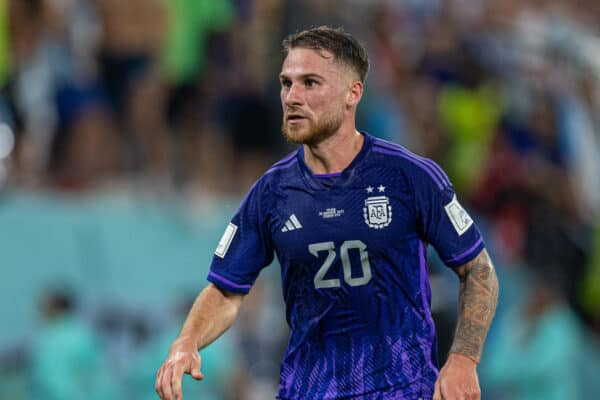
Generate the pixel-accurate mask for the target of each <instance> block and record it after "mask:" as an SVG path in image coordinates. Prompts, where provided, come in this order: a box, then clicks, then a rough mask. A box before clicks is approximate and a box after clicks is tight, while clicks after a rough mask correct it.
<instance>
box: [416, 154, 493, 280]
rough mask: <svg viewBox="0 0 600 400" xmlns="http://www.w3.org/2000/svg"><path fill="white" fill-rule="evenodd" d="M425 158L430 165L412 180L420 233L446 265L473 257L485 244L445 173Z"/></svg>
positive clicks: (456, 265) (458, 264) (460, 263)
mask: <svg viewBox="0 0 600 400" xmlns="http://www.w3.org/2000/svg"><path fill="white" fill-rule="evenodd" d="M428 162H429V165H432V167H431V168H430V170H429V173H428V174H427V173H423V175H422V176H420V177H419V179H416V180H415V183H414V187H415V200H416V208H417V218H418V225H419V230H420V235H421V238H422V240H424V241H425V242H427V243H430V244H431V245H433V247H434V248H435V250H436V251H437V253H438V254H439V256H440V258H441V259H442V261H443V262H444V263H445V264H446V265H447V266H448V267H451V268H455V267H458V266H461V265H463V264H465V263H467V262H469V261H471V260H472V259H473V258H475V257H476V256H477V255H478V254H479V253H480V252H481V251H482V250H483V249H484V247H485V244H484V242H483V238H482V236H481V232H480V231H479V229H478V228H477V225H476V224H475V222H474V221H473V219H472V218H471V216H470V215H469V213H468V212H467V211H466V210H465V209H464V208H463V207H462V205H461V204H460V202H459V201H458V199H457V197H456V193H455V192H454V189H453V187H452V185H451V184H450V181H449V180H448V177H447V176H446V174H445V173H444V172H443V171H442V169H441V168H440V167H439V166H437V165H436V164H434V163H433V161H431V160H428Z"/></svg>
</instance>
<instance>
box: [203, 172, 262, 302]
mask: <svg viewBox="0 0 600 400" xmlns="http://www.w3.org/2000/svg"><path fill="white" fill-rule="evenodd" d="M263 196H264V194H263V193H262V190H261V184H260V181H259V182H258V183H257V184H255V185H254V186H253V187H252V189H250V191H249V192H248V194H247V195H246V198H245V199H244V200H243V201H242V204H241V205H240V208H239V209H238V211H237V213H236V214H235V215H234V217H233V219H232V220H231V222H230V223H229V225H227V227H226V228H225V232H224V233H223V237H222V238H221V240H220V241H219V244H218V245H217V249H216V250H215V254H214V256H213V260H212V263H211V266H210V271H209V273H208V278H207V279H208V280H209V281H210V282H212V283H214V284H215V285H216V286H218V287H220V288H222V289H225V290H228V291H231V292H234V293H243V294H245V293H248V292H249V291H250V288H252V285H254V281H255V280H256V278H257V277H258V274H259V273H260V271H261V269H262V268H264V267H266V266H267V265H269V264H270V263H271V261H273V246H272V244H271V243H272V242H271V238H270V235H269V231H268V221H267V216H266V213H264V212H263V210H262V208H261V205H262V201H263V199H262V197H263Z"/></svg>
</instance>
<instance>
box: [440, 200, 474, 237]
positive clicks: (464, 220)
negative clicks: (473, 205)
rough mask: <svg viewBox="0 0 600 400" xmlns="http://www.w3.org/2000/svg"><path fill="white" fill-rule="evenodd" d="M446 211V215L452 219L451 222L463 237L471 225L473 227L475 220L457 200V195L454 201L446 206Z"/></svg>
mask: <svg viewBox="0 0 600 400" xmlns="http://www.w3.org/2000/svg"><path fill="white" fill-rule="evenodd" d="M444 209H445V210H446V214H448V218H450V222H452V225H453V226H454V229H456V233H458V235H459V236H461V235H462V234H463V233H465V232H466V231H467V230H468V229H469V228H470V227H471V225H473V219H471V217H470V216H469V214H468V213H467V212H466V211H465V209H464V208H462V206H461V205H460V203H459V202H458V200H457V199H456V195H454V197H453V198H452V201H451V202H450V203H448V204H446V205H445V206H444Z"/></svg>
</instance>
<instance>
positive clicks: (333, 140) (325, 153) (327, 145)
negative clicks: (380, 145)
mask: <svg viewBox="0 0 600 400" xmlns="http://www.w3.org/2000/svg"><path fill="white" fill-rule="evenodd" d="M364 140H365V138H364V136H363V135H361V134H360V133H359V132H358V131H357V130H356V129H355V128H354V127H352V129H351V130H347V131H342V130H340V131H338V132H336V133H335V134H333V135H332V136H330V137H329V138H327V139H325V140H323V141H322V142H320V143H319V144H317V145H314V146H309V145H306V144H305V145H304V162H305V163H306V165H307V166H308V168H309V169H310V170H311V171H312V173H313V174H316V175H322V174H335V173H339V172H342V171H343V170H344V169H346V167H348V165H350V163H351V162H352V160H354V158H355V157H356V155H357V154H358V153H359V152H360V149H361V148H362V146H363V142H364Z"/></svg>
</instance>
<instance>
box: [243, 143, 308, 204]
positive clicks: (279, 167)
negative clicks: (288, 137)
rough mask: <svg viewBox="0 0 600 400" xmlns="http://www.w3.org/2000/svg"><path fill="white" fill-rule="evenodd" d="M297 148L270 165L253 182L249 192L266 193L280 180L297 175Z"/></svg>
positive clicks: (279, 182) (280, 181) (288, 179)
mask: <svg viewBox="0 0 600 400" xmlns="http://www.w3.org/2000/svg"><path fill="white" fill-rule="evenodd" d="M297 165H298V150H294V151H293V152H291V153H289V154H288V155H286V156H285V157H283V158H282V159H280V160H279V161H277V162H276V163H274V164H273V165H271V166H270V167H269V168H268V169H267V170H266V171H265V172H264V173H263V174H262V176H261V177H260V178H258V180H257V181H256V182H255V183H254V185H253V186H252V188H250V190H249V192H253V191H258V192H259V193H260V194H261V195H263V196H264V195H267V194H268V193H269V192H270V191H272V190H273V188H274V186H278V185H280V184H281V183H282V182H289V181H290V180H293V179H294V177H295V175H297V169H295V168H294V167H295V166H297Z"/></svg>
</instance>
